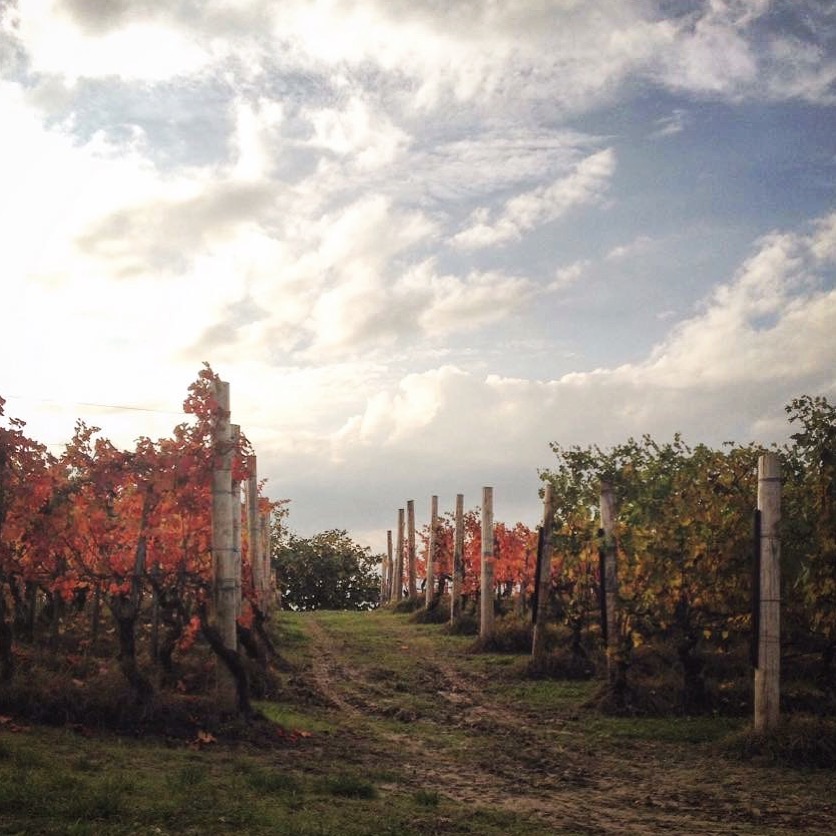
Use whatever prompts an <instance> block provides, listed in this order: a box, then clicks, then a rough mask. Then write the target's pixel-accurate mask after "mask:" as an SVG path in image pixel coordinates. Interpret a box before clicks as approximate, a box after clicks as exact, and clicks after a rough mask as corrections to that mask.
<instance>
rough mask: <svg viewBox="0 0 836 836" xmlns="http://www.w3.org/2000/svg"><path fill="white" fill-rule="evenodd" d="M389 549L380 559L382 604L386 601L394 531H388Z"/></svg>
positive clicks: (387, 542) (387, 543)
mask: <svg viewBox="0 0 836 836" xmlns="http://www.w3.org/2000/svg"><path fill="white" fill-rule="evenodd" d="M386 545H387V551H386V554H384V555H383V556H382V557H381V559H380V606H381V607H382V606H383V605H384V604H385V603H386V586H387V583H388V575H389V558H390V557H391V554H392V532H391V531H387V532H386Z"/></svg>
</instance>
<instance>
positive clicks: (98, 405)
mask: <svg viewBox="0 0 836 836" xmlns="http://www.w3.org/2000/svg"><path fill="white" fill-rule="evenodd" d="M3 397H4V398H5V399H6V400H12V401H32V402H34V403H54V404H58V405H59V406H89V407H94V408H98V409H119V410H125V411H129V412H153V413H156V414H157V415H185V414H186V413H184V412H183V411H182V410H180V411H179V412H172V411H171V410H169V409H153V408H152V407H150V406H126V405H125V404H114V403H93V402H92V401H59V400H56V399H55V398H30V397H27V396H25V395H3Z"/></svg>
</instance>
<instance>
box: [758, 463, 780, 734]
mask: <svg viewBox="0 0 836 836" xmlns="http://www.w3.org/2000/svg"><path fill="white" fill-rule="evenodd" d="M758 514H759V517H760V525H759V530H760V538H759V540H760V543H759V558H760V559H759V563H760V566H759V567H758V569H759V572H758V578H759V583H758V591H759V595H758V598H759V601H758V625H757V627H758V634H757V654H758V655H757V665H756V667H755V721H754V726H755V731H767V730H769V729H774V728H775V727H776V726H777V725H778V719H779V716H780V698H781V687H780V668H781V622H780V618H781V568H780V565H781V564H780V557H781V541H780V539H779V537H778V525H779V523H780V521H781V461H780V459H779V458H778V455H777V454H776V453H764V455H762V456H761V457H760V458H759V459H758Z"/></svg>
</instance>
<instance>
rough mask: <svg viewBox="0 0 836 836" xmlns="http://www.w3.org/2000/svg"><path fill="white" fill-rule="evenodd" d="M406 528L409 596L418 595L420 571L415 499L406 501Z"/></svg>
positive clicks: (415, 596) (414, 596)
mask: <svg viewBox="0 0 836 836" xmlns="http://www.w3.org/2000/svg"><path fill="white" fill-rule="evenodd" d="M406 530H407V545H406V555H407V559H408V564H409V565H408V585H409V597H410V598H417V597H418V573H417V567H416V565H415V500H414V499H409V500H407V503H406Z"/></svg>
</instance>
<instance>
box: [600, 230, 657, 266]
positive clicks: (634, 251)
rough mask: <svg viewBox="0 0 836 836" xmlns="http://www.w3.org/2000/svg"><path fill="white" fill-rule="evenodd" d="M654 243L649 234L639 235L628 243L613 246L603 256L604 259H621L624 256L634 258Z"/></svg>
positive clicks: (624, 257)
mask: <svg viewBox="0 0 836 836" xmlns="http://www.w3.org/2000/svg"><path fill="white" fill-rule="evenodd" d="M655 243H656V242H655V240H654V239H653V238H651V237H650V236H649V235H639V236H638V237H636V238H634V239H633V240H632V241H630V243H629V244H619V245H618V246H616V247H613V248H612V249H611V250H610V251H609V252H608V253H607V254H606V255H605V256H604V259H605V260H606V261H621V260H622V259H626V258H634V257H635V256H637V255H642V254H643V253H646V252H647V251H648V250H649V249H651V248H652V247H653V245H654V244H655Z"/></svg>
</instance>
